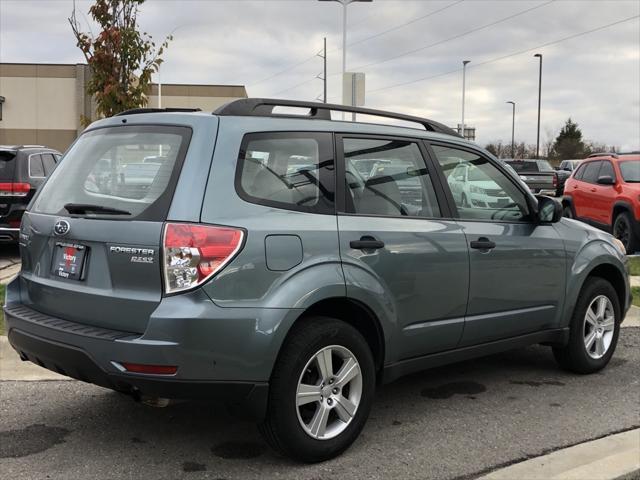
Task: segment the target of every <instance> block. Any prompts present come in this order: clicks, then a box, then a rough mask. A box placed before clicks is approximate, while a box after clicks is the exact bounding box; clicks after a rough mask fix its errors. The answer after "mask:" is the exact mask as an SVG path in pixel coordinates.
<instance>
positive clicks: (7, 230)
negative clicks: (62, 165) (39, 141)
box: [0, 145, 62, 243]
mask: <svg viewBox="0 0 640 480" xmlns="http://www.w3.org/2000/svg"><path fill="white" fill-rule="evenodd" d="M61 156H62V155H61V154H60V152H58V151H56V150H52V149H50V148H46V147H43V146H39V145H16V146H3V145H0V242H12V243H15V242H17V241H18V232H19V231H20V221H21V220H22V214H23V213H24V211H25V210H26V208H27V205H28V204H29V202H30V201H31V198H32V197H33V195H34V194H35V192H36V190H37V189H38V187H40V185H42V183H43V182H44V181H45V179H46V178H47V177H48V176H49V174H50V173H51V172H53V169H54V168H55V166H56V163H57V162H58V160H59V159H60V157H61Z"/></svg>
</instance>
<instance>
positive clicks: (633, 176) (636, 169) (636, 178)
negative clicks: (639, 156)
mask: <svg viewBox="0 0 640 480" xmlns="http://www.w3.org/2000/svg"><path fill="white" fill-rule="evenodd" d="M618 165H619V166H620V173H621V174H622V178H624V181H625V182H627V183H640V160H629V161H626V162H620V163H619V164H618Z"/></svg>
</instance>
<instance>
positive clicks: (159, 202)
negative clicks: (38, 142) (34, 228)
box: [33, 125, 191, 221]
mask: <svg viewBox="0 0 640 480" xmlns="http://www.w3.org/2000/svg"><path fill="white" fill-rule="evenodd" d="M190 138H191V129H189V128H187V127H167V126H160V125H150V126H121V127H108V128H100V129H97V130H92V131H89V132H87V133H85V134H83V135H82V136H81V137H80V138H79V139H78V141H76V143H74V145H73V147H72V148H71V149H70V150H69V152H68V153H67V155H66V157H65V161H64V162H61V163H60V164H59V165H58V166H57V168H56V169H55V170H54V172H53V173H52V174H51V177H50V180H49V181H48V182H46V183H45V185H44V187H43V188H42V190H41V192H40V194H39V195H38V197H37V199H36V201H35V204H34V206H33V211H34V212H36V213H46V214H53V215H65V214H68V213H70V212H69V210H67V208H65V205H67V206H69V205H74V204H75V205H90V206H96V205H97V206H99V207H103V209H104V208H106V209H111V210H112V211H111V212H109V215H108V216H109V218H119V217H121V218H126V219H131V218H136V219H139V220H153V221H159V220H164V219H165V217H166V213H167V210H168V208H169V203H170V202H171V197H172V196H173V190H174V188H175V183H176V182H177V178H178V175H179V174H180V168H181V167H182V162H183V160H184V156H185V154H186V150H187V147H188V145H189V140H190ZM151 156H152V157H154V161H153V162H145V159H146V158H147V157H151ZM86 213H87V214H89V215H91V216H101V214H100V213H98V212H97V211H93V212H90V211H87V212H86Z"/></svg>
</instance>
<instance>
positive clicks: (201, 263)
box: [163, 223, 244, 293]
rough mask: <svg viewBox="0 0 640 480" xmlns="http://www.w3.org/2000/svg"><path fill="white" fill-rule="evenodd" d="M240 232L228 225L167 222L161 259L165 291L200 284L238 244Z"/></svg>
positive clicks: (238, 246)
mask: <svg viewBox="0 0 640 480" xmlns="http://www.w3.org/2000/svg"><path fill="white" fill-rule="evenodd" d="M243 240H244V231H242V230H240V229H238V228H231V227H216V226H209V225H191V224H188V223H167V224H166V225H165V229H164V243H163V247H164V250H163V257H164V258H163V260H164V286H165V293H176V292H181V291H184V290H189V289H191V288H194V287H197V286H199V285H202V284H203V283H204V282H206V281H207V280H209V279H210V278H211V277H213V276H214V275H215V274H216V273H218V272H219V271H220V270H222V269H223V268H224V266H225V265H226V264H227V263H229V262H230V261H231V260H232V259H233V257H234V256H235V254H236V253H238V251H239V250H240V248H241V247H242V241H243Z"/></svg>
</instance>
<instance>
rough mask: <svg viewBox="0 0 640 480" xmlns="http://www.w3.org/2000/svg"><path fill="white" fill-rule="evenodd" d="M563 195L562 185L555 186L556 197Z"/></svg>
mask: <svg viewBox="0 0 640 480" xmlns="http://www.w3.org/2000/svg"><path fill="white" fill-rule="evenodd" d="M562 195H564V186H562V187H558V188H556V198H560V197H561V196H562Z"/></svg>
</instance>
